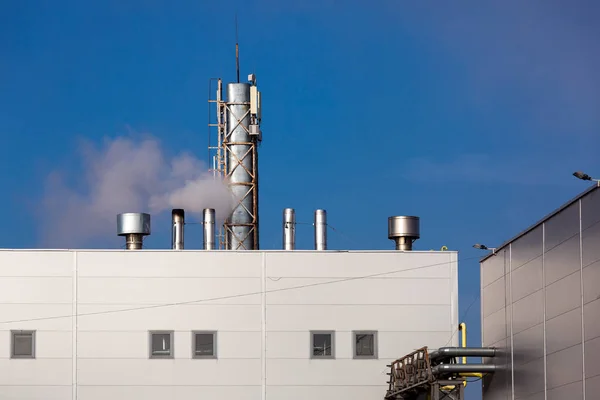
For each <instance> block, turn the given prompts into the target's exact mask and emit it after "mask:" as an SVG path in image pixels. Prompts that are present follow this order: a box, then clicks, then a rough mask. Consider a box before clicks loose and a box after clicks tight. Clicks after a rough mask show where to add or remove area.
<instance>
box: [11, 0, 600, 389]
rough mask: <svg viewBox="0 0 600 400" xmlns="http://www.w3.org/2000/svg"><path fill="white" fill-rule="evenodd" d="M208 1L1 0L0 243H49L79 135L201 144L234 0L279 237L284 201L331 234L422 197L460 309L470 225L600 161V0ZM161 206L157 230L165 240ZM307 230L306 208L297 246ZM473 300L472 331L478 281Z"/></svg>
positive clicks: (515, 221) (351, 243)
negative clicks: (259, 114)
mask: <svg viewBox="0 0 600 400" xmlns="http://www.w3.org/2000/svg"><path fill="white" fill-rule="evenodd" d="M202 3H203V2H193V1H177V2H173V1H171V2H167V1H126V2H122V1H104V2H75V1H66V0H65V1H58V2H50V1H28V2H4V3H3V4H2V5H0V51H1V54H2V57H1V59H0V140H1V141H0V182H2V183H3V187H4V193H3V196H1V197H0V217H1V220H2V221H3V223H4V226H5V229H2V230H0V246H2V247H9V248H10V247H17V248H23V247H26V248H27V247H28V248H31V247H38V246H41V245H43V237H42V236H41V235H42V234H43V229H42V228H44V226H43V225H44V223H43V221H47V220H48V218H40V217H41V216H43V215H44V213H45V212H48V210H47V209H46V208H45V206H44V199H45V189H44V188H45V187H46V185H47V182H48V179H49V176H51V175H52V174H53V173H54V172H56V171H58V172H60V173H62V174H63V175H64V176H65V177H66V178H65V179H66V185H68V186H69V187H70V188H72V190H74V191H80V192H85V191H86V190H89V187H88V186H86V184H89V183H90V181H89V180H88V181H87V182H86V181H85V180H83V179H82V176H83V175H86V174H87V172H88V171H87V170H86V169H85V165H84V164H82V160H81V155H82V154H86V153H82V152H81V149H82V140H86V141H88V142H90V143H92V144H95V145H100V144H101V143H102V142H103V140H105V138H106V137H109V138H116V137H121V136H126V137H135V135H140V134H150V135H152V136H154V137H155V138H157V139H158V140H160V141H161V143H162V149H163V151H164V152H165V154H167V155H176V154H178V153H179V152H181V151H188V152H192V153H193V154H195V155H196V156H197V157H199V158H201V159H203V160H204V159H205V157H206V143H207V137H206V132H207V128H206V123H207V103H206V100H207V89H208V86H207V85H208V78H209V77H222V78H224V79H225V80H226V81H229V80H233V79H234V78H235V59H234V54H235V53H234V41H235V29H234V12H235V11H236V10H237V13H238V20H239V32H240V40H239V41H240V46H241V70H242V71H241V72H242V77H243V76H245V75H247V74H248V73H251V72H254V73H256V74H257V77H258V82H259V87H260V89H261V91H262V93H263V124H262V129H263V139H264V140H263V144H262V145H261V147H260V177H261V189H260V196H261V198H260V207H261V211H260V217H261V244H262V247H263V248H278V247H279V246H280V245H281V243H280V242H281V232H280V221H281V212H282V209H283V208H285V207H294V208H296V210H297V219H298V221H301V222H309V221H310V220H311V218H312V210H314V209H316V208H326V209H327V210H328V213H329V222H330V223H331V225H332V226H333V227H334V228H336V231H331V232H330V247H332V248H338V249H341V248H350V249H358V248H367V249H389V248H391V246H392V242H390V241H389V240H388V239H387V232H386V229H387V228H386V222H387V221H386V219H387V217H388V216H389V215H419V216H420V217H421V221H422V238H421V239H420V240H419V241H418V242H417V243H416V246H415V247H416V248H417V249H437V248H440V247H441V246H443V245H446V246H448V247H449V248H450V249H453V250H458V251H460V257H461V258H463V259H465V260H466V261H463V262H461V263H460V295H461V304H460V308H461V312H463V313H464V311H465V310H466V308H467V307H468V305H469V304H471V303H472V302H473V301H474V300H475V299H477V296H478V292H479V286H478V285H479V271H478V263H477V261H476V259H474V258H475V257H477V256H479V255H481V254H480V253H479V252H477V251H476V250H474V249H472V248H471V245H472V244H473V243H475V242H482V243H486V244H488V245H490V246H493V245H496V244H498V243H500V242H502V241H504V240H506V239H508V238H509V237H511V236H512V235H514V234H516V233H517V232H519V231H520V230H522V229H524V228H526V227H527V226H528V225H530V224H531V223H533V222H535V221H536V220H538V219H540V218H541V217H542V216H543V215H544V214H546V213H548V212H550V211H551V210H552V209H554V208H556V207H557V206H559V205H560V204H562V203H563V202H564V201H566V200H568V199H569V198H571V197H573V196H574V195H576V194H577V193H578V192H580V191H582V190H584V189H585V186H586V185H585V183H583V182H581V181H577V180H575V179H574V178H572V177H571V176H570V174H571V173H572V172H573V171H575V170H578V169H581V170H585V171H587V172H588V173H590V174H594V173H596V174H600V161H599V158H598V156H597V151H598V150H597V149H598V148H599V145H600V135H599V134H598V128H599V126H600V113H599V111H600V73H599V72H598V71H600V50H599V49H598V46H597V43H596V40H597V38H598V37H600V26H599V25H598V24H597V23H596V21H597V20H598V17H599V16H600V6H599V4H598V3H595V2H592V1H578V2H570V3H568V4H567V2H561V1H543V2H542V1H528V2H516V1H503V2H495V3H494V4H486V5H483V4H482V3H480V2H466V1H465V2H418V4H417V2H397V1H386V0H376V1H372V2H362V1H358V0H349V1H344V2H339V1H337V2H336V1H333V0H320V1H303V2H277V1H274V0H256V1H243V2H242V1H235V0H230V1H228V2H227V6H226V7H225V6H221V7H219V6H218V3H217V2H212V3H209V2H206V5H202ZM208 4H210V5H208ZM367 4H368V5H367ZM132 135H133V136H132ZM133 140H136V139H133ZM167 217H168V216H167V215H166V214H164V215H161V216H156V217H155V218H154V227H153V231H154V232H153V235H152V236H151V237H150V238H149V239H148V241H147V244H148V245H150V246H153V247H166V246H168V245H169V232H168V230H169V228H168V223H167ZM111 218H112V217H111ZM86 222H87V223H90V222H88V221H86V220H85V219H83V220H80V221H79V223H80V224H83V225H85V224H86ZM45 227H46V228H47V225H46V226H45ZM188 231H189V235H188V239H187V242H188V247H194V246H193V243H197V246H198V247H199V246H200V245H201V240H200V239H201V236H200V232H199V227H198V226H197V225H196V226H194V225H190V227H189V229H188ZM46 233H47V231H46ZM116 240H117V239H115V238H114V232H112V231H111V232H107V233H106V235H103V236H100V237H97V238H94V240H93V241H90V243H87V244H85V245H84V246H85V247H99V246H100V247H101V246H113V245H115V243H120V242H118V241H117V242H116ZM311 244H312V236H311V228H310V226H309V225H304V226H300V227H299V229H298V247H300V248H309V247H310V246H311ZM66 245H67V246H68V243H67V244H66ZM465 319H466V321H467V323H468V324H469V326H470V330H469V333H470V335H469V336H470V338H471V340H472V341H473V342H477V341H478V340H479V302H478V300H477V301H476V302H475V305H474V306H473V307H471V309H469V312H468V313H467V314H466V317H465ZM471 390H473V389H471Z"/></svg>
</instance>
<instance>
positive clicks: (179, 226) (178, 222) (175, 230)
mask: <svg viewBox="0 0 600 400" xmlns="http://www.w3.org/2000/svg"><path fill="white" fill-rule="evenodd" d="M184 225H185V211H183V210H182V209H181V208H175V209H173V210H172V211H171V229H172V234H171V248H172V249H173V250H183V234H184V229H185V228H184Z"/></svg>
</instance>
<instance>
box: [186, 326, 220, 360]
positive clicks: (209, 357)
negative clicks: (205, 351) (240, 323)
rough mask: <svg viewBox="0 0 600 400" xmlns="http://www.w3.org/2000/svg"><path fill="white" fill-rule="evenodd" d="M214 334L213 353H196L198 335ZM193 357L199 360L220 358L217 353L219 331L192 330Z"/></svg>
mask: <svg viewBox="0 0 600 400" xmlns="http://www.w3.org/2000/svg"><path fill="white" fill-rule="evenodd" d="M198 334H200V335H212V337H213V353H212V355H210V356H207V355H198V354H196V335H198ZM192 358H193V359H197V360H214V359H217V358H218V354H217V331H192Z"/></svg>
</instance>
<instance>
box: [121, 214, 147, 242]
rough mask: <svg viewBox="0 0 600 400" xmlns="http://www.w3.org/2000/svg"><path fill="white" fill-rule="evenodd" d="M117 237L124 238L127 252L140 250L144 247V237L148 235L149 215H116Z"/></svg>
mask: <svg viewBox="0 0 600 400" xmlns="http://www.w3.org/2000/svg"><path fill="white" fill-rule="evenodd" d="M117 235H118V236H125V248H126V249H127V250H140V249H141V248H142V247H143V245H144V236H148V235H150V214H145V213H122V214H117Z"/></svg>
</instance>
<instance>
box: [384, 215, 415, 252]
mask: <svg viewBox="0 0 600 400" xmlns="http://www.w3.org/2000/svg"><path fill="white" fill-rule="evenodd" d="M419 222H420V221H419V217H406V216H395V217H389V218H388V239H390V240H393V241H394V242H395V243H396V250H404V251H411V250H412V247H413V242H414V241H415V240H417V239H419V238H420V237H421V232H420V228H419Z"/></svg>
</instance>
